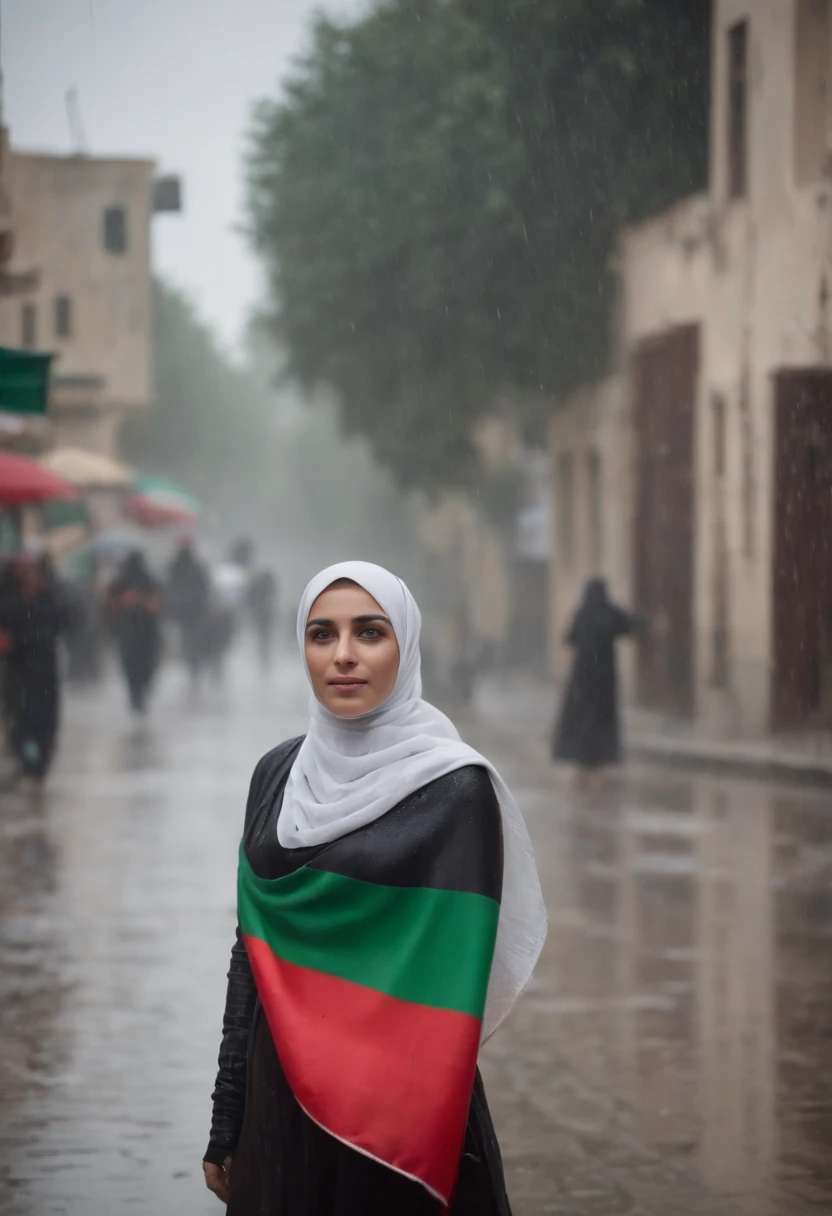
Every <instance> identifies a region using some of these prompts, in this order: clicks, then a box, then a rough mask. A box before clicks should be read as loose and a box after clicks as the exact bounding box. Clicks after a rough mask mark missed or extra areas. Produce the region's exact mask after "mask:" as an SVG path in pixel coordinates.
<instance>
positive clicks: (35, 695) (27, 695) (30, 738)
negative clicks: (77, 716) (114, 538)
mask: <svg viewBox="0 0 832 1216" xmlns="http://www.w3.org/2000/svg"><path fill="white" fill-rule="evenodd" d="M70 623H71V612H70V608H69V605H68V603H67V601H66V599H65V597H64V596H63V595H62V593H61V587H60V584H59V582H58V580H57V579H56V578H55V577H54V573H53V572H52V569H51V564H50V563H49V562H48V559H47V558H46V557H45V555H44V554H42V553H41V552H39V551H35V550H34V548H31V547H30V548H29V551H28V552H25V553H23V554H21V555H20V556H18V557H16V558H15V559H14V560H13V561H12V562H11V563H10V565H9V566H8V567H7V569H6V570H5V571H4V574H3V578H2V580H1V581H0V630H2V631H3V634H4V636H5V647H6V653H5V664H4V665H5V675H4V681H3V699H4V717H5V723H6V729H7V737H8V741H9V745H10V747H11V750H12V753H13V755H14V756H15V758H16V760H17V761H18V763H19V765H20V772H21V775H22V776H24V777H27V778H30V779H31V780H33V781H34V782H36V783H40V782H42V781H43V780H44V779H45V778H46V776H47V774H48V773H49V769H50V767H51V764H52V759H53V756H54V753H55V746H56V743H57V738H58V730H59V726H60V671H59V663H58V643H59V639H60V637H61V634H62V633H64V632H65V631H66V629H67V628H68V626H69V625H70Z"/></svg>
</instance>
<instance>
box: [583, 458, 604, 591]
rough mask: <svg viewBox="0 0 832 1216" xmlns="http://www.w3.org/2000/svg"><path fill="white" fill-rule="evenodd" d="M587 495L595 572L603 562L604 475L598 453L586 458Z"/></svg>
mask: <svg viewBox="0 0 832 1216" xmlns="http://www.w3.org/2000/svg"><path fill="white" fill-rule="evenodd" d="M586 472H587V494H588V499H589V501H588V506H589V547H590V559H591V561H592V566H593V569H594V570H595V571H598V570H600V569H601V567H602V565H603V562H604V485H603V481H604V474H603V464H602V462H601V454H600V452H596V451H595V450H593V451H591V452H589V454H588V455H587V458H586Z"/></svg>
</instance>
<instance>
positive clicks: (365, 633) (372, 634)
mask: <svg viewBox="0 0 832 1216" xmlns="http://www.w3.org/2000/svg"><path fill="white" fill-rule="evenodd" d="M361 636H362V638H380V637H383V636H384V635H383V634H382V632H381V630H380V629H374V628H373V627H372V625H370V626H368V627H367V628H366V629H362V631H361Z"/></svg>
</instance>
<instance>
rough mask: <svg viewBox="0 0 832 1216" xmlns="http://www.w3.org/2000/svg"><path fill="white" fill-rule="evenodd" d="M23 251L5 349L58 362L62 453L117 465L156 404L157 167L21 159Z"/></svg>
mask: <svg viewBox="0 0 832 1216" xmlns="http://www.w3.org/2000/svg"><path fill="white" fill-rule="evenodd" d="M7 180H8V189H9V194H10V199H11V207H12V211H13V232H14V238H13V250H12V254H11V259H10V261H9V263H8V264H7V266H6V268H5V269H6V272H7V274H8V275H9V276H11V278H12V279H13V280H14V281H16V282H17V283H21V282H24V283H25V282H26V281H27V280H28V288H27V289H26V290H25V291H23V292H22V293H21V292H20V291H17V292H15V293H14V294H13V295H6V294H0V344H2V345H6V346H13V347H21V348H24V349H35V350H42V351H53V352H54V354H55V362H54V364H53V392H52V399H51V402H50V419H51V423H52V426H51V441H52V442H53V443H54V444H56V445H60V446H63V445H67V446H71V447H79V448H86V449H89V450H91V451H96V452H100V453H103V454H106V455H115V454H116V452H117V449H118V440H119V430H120V427H121V425H122V423H123V422H124V421H125V419H126V418H127V417H128V416H129V415H130V414H131V413H132V412H133V411H135V410H140V409H145V408H147V407H148V406H149V404H150V401H151V396H152V359H151V352H152V319H151V290H150V288H151V283H150V221H151V216H152V213H153V210H154V165H153V162H152V161H149V160H117V159H101V158H95V157H89V156H47V155H39V154H34V153H28V152H20V151H17V150H15V149H12V151H11V153H10V155H9V156H8V174H7Z"/></svg>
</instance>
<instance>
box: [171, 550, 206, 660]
mask: <svg viewBox="0 0 832 1216" xmlns="http://www.w3.org/2000/svg"><path fill="white" fill-rule="evenodd" d="M165 604H166V607H167V611H168V614H169V615H170V616H171V617H172V618H173V620H174V621H175V622H176V624H177V625H178V626H179V636H180V640H181V646H182V658H183V659H184V661H185V665H186V667H187V668H188V671H189V672H190V673H191V677H192V678H193V679H196V678H197V677H198V676H199V674H200V672H201V671H202V668H203V667H204V666H205V664H206V663H207V662H208V660H209V657H210V638H209V634H210V617H211V576H210V574H209V572H208V568H207V566H205V565H203V563H202V562H201V561H200V560H199V558H198V557H197V555H196V553H195V552H194V548H193V544H192V542H191V541H190V539H188V540H184V541H183V542H182V544H181V545H180V547H179V552H178V553H177V555H176V557H175V558H174V559H173V561H172V562H171V565H170V568H169V570H168V576H167V585H166V588H165Z"/></svg>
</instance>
